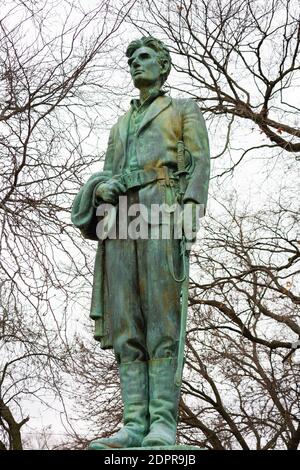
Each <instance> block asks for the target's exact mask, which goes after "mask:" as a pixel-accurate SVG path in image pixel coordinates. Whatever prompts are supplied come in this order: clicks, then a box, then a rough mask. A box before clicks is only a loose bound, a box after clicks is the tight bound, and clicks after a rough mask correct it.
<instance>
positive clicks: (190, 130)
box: [182, 100, 210, 214]
mask: <svg viewBox="0 0 300 470" xmlns="http://www.w3.org/2000/svg"><path fill="white" fill-rule="evenodd" d="M182 119H183V123H182V125H183V136H182V137H183V141H184V145H185V149H186V152H187V153H188V154H190V155H188V156H189V157H190V158H191V160H192V165H191V171H190V174H189V175H188V178H187V180H188V182H187V187H186V191H185V194H184V197H183V202H187V201H189V200H192V201H194V202H196V203H197V204H201V205H202V207H203V214H205V210H206V204H207V196H208V185H209V175H210V154H209V142H208V134H207V130H206V125H205V121H204V119H203V116H202V113H201V111H200V109H199V107H198V105H197V104H196V103H195V102H194V101H193V100H185V105H184V109H183V115H182Z"/></svg>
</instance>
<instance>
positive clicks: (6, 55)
mask: <svg viewBox="0 0 300 470" xmlns="http://www.w3.org/2000/svg"><path fill="white" fill-rule="evenodd" d="M133 4H134V1H127V2H119V3H118V4H116V3H115V2H111V1H107V0H105V1H100V2H99V1H95V2H89V5H88V6H87V5H83V4H82V3H80V2H73V1H71V2H70V1H65V0H62V1H61V0H52V1H48V2H45V1H42V0H37V1H29V2H23V1H19V0H17V1H16V0H15V1H6V2H4V3H3V6H2V7H1V15H2V16H1V19H0V63H1V71H0V133H1V138H0V176H1V179H0V188H1V198H0V214H1V222H2V224H1V236H0V269H1V277H0V289H1V306H0V308H1V317H0V321H1V333H0V339H1V345H0V348H1V367H0V371H1V372H0V432H1V437H0V440H1V447H3V448H4V447H5V448H9V449H21V448H22V437H21V428H22V426H23V425H24V424H25V423H26V422H27V420H28V416H27V415H26V416H25V415H24V410H23V409H22V403H23V401H22V400H23V399H24V398H26V397H27V398H32V399H33V398H34V397H36V398H38V399H40V400H43V393H44V392H45V390H46V389H47V390H50V389H51V390H52V392H51V393H53V394H54V395H55V394H56V396H58V397H61V398H63V392H64V390H63V385H62V384H63V379H62V373H61V370H62V369H63V367H62V363H64V362H65V361H66V360H67V359H68V360H69V361H70V360H71V358H72V354H71V352H72V339H73V337H74V329H76V324H74V321H73V320H72V318H71V319H70V320H68V315H69V313H70V310H73V315H75V316H76V314H77V313H78V312H79V310H80V308H81V304H77V305H76V307H74V304H73V302H74V299H75V298H76V297H77V296H78V290H79V289H80V292H81V298H83V297H84V295H85V291H87V290H88V289H89V288H90V286H89V281H86V277H87V276H88V274H91V273H92V265H93V262H92V261H91V260H92V257H93V254H90V253H89V250H88V244H87V243H86V244H85V246H84V242H83V240H82V239H81V237H79V236H78V235H77V234H75V231H74V230H73V229H72V228H71V223H70V206H71V202H72V199H73V196H74V194H75V193H76V191H77V190H78V188H79V187H80V186H81V184H82V180H83V178H84V177H85V174H86V173H87V172H89V173H90V171H92V170H91V168H92V166H93V164H98V165H99V162H100V160H101V153H99V139H101V133H103V130H105V127H106V126H107V120H108V118H107V115H108V112H109V105H108V101H109V95H108V87H107V81H108V80H109V78H110V73H111V72H110V69H109V67H108V62H109V60H111V59H110V56H111V52H112V51H113V48H114V47H115V45H116V44H117V43H118V30H119V28H120V26H121V25H122V23H123V21H124V18H125V16H126V14H127V13H128V11H129V10H130V8H131V7H132V5H133ZM95 96H96V97H97V99H95ZM101 101H102V102H103V103H102V108H101V109H100V110H99V103H100V102H101ZM105 103H107V105H106V106H105ZM97 134H98V137H97ZM99 136H100V137H99ZM100 144H101V142H100ZM97 147H98V149H97ZM100 147H101V145H100ZM96 149H97V150H96ZM76 312H77V313H76ZM67 327H68V329H69V333H68V334H67Z"/></svg>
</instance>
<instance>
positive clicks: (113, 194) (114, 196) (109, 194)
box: [96, 178, 126, 204]
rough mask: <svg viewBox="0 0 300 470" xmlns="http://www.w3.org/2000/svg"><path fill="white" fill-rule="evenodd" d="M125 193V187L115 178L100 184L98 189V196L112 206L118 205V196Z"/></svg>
mask: <svg viewBox="0 0 300 470" xmlns="http://www.w3.org/2000/svg"><path fill="white" fill-rule="evenodd" d="M125 192H126V188H125V186H124V185H123V184H122V183H120V181H118V180H116V179H113V178H111V179H110V180H108V181H106V182H105V183H100V184H98V186H97V188H96V196H97V197H98V198H101V199H102V201H104V202H108V203H110V204H116V203H117V202H118V196H119V195H120V194H122V193H125Z"/></svg>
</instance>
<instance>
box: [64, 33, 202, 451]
mask: <svg viewBox="0 0 300 470" xmlns="http://www.w3.org/2000/svg"><path fill="white" fill-rule="evenodd" d="M126 56H127V57H128V64H129V68H130V73H131V76H132V79H133V82H134V85H135V87H136V88H138V89H139V91H140V98H139V99H138V100H136V99H134V100H132V101H131V107H130V109H129V111H128V112H127V113H126V114H125V115H124V116H122V117H121V118H120V119H119V120H118V122H117V123H116V124H115V125H114V126H113V127H112V129H111V132H110V136H109V142H108V149H107V152H106V157H105V164H104V169H103V171H102V172H99V173H96V174H94V175H92V176H91V178H90V179H89V180H88V182H87V183H86V184H85V185H84V186H83V187H82V188H81V190H80V192H79V194H78V195H77V196H76V198H75V201H74V204H73V209H72V221H73V223H74V225H75V226H76V227H78V228H79V229H80V230H81V232H82V234H83V236H84V237H86V238H89V239H92V240H98V249H97V255H96V261H95V273H94V285H93V296H92V307H91V317H92V318H93V319H94V320H95V323H96V333H95V337H96V339H98V340H99V341H100V342H101V346H102V347H103V348H111V347H113V349H114V352H115V356H116V360H117V362H118V365H119V373H120V381H121V391H122V399H123V403H124V426H123V427H122V428H121V430H120V431H118V432H117V433H116V434H115V435H113V436H111V437H109V438H103V439H97V440H95V441H93V442H92V443H91V444H90V447H89V448H90V449H94V450H98V449H114V448H128V447H149V446H169V445H173V444H174V443H175V439H176V428H177V415H178V403H179V397H180V386H181V373H182V363H183V358H182V355H183V345H184V342H183V340H182V338H183V339H184V328H185V326H184V317H183V318H182V319H181V316H182V315H184V314H185V312H184V310H185V309H186V308H187V288H188V269H187V268H188V262H187V257H186V253H185V245H184V242H185V239H186V233H185V231H184V233H183V236H182V237H181V238H176V237H174V236H172V234H171V235H170V236H169V237H168V238H163V237H160V236H159V237H157V236H155V237H151V236H149V237H148V238H143V237H141V238H138V237H130V236H128V233H127V234H126V235H127V236H124V234H122V236H120V232H121V229H120V226H119V222H115V227H116V230H117V235H116V236H115V237H109V236H107V237H106V239H105V240H104V239H101V240H99V239H98V237H97V229H96V227H97V223H99V221H100V220H101V217H97V213H96V210H97V207H98V208H99V207H100V208H101V207H102V206H103V205H105V204H112V205H113V206H114V207H115V208H116V211H117V213H119V215H120V213H123V210H121V209H120V207H121V206H120V200H121V197H123V198H124V197H126V201H127V206H128V207H130V206H132V205H133V204H141V205H143V208H146V210H150V208H151V207H152V205H153V204H156V205H162V204H168V205H169V207H170V210H169V212H170V215H171V219H170V220H171V228H172V227H173V228H174V217H173V216H174V213H175V209H173V208H174V207H176V203H179V204H180V205H181V207H183V213H184V212H185V211H186V210H187V208H189V209H191V208H192V209H194V207H199V206H202V207H203V208H205V206H206V202H207V192H208V183H209V169H210V160H209V145H208V137H207V131H206V127H205V123H204V120H203V117H202V114H201V112H200V110H199V108H198V106H197V104H196V103H195V102H194V101H193V100H190V99H174V98H171V97H170V96H167V95H166V92H165V91H163V90H162V85H163V84H164V82H165V81H166V79H167V77H168V75H169V72H170V69H171V58H170V54H169V51H168V49H167V47H166V46H165V45H164V44H163V43H162V42H161V41H159V40H157V39H155V38H153V37H142V38H141V39H139V40H136V41H133V42H131V43H130V44H129V46H128V48H127V51H126ZM194 214H195V213H194ZM102 215H103V214H102ZM172 217H173V218H172ZM144 219H145V217H144ZM102 220H103V219H102ZM129 220H132V217H131V218H130V217H129ZM195 222H196V221H195V219H194V220H193V224H194V225H195ZM146 224H147V225H148V224H151V220H150V221H149V220H148V219H147V220H146ZM161 225H162V224H160V223H159V224H158V226H159V230H160V229H161ZM171 232H172V231H170V233H171ZM159 233H160V234H161V232H159ZM172 233H173V232H172ZM192 241H193V240H192ZM183 304H184V305H183ZM180 335H181V345H180V344H179V343H180ZM178 355H179V357H178Z"/></svg>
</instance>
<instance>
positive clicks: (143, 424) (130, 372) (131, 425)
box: [89, 362, 149, 450]
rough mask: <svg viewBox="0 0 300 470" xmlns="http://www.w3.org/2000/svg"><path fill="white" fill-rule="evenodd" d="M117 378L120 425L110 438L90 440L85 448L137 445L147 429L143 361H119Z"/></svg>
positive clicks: (145, 377) (95, 448)
mask: <svg viewBox="0 0 300 470" xmlns="http://www.w3.org/2000/svg"><path fill="white" fill-rule="evenodd" d="M120 381H121V392H122V399H123V404H124V413H123V421H124V426H123V427H122V428H121V429H120V431H118V432H117V433H116V434H115V435H113V436H111V437H107V438H103V439H96V440H95V441H92V442H91V443H90V445H89V450H101V449H120V448H123V447H140V446H141V444H142V441H143V439H144V437H145V436H146V434H147V433H148V431H149V412H148V405H149V398H148V364H147V362H128V363H124V364H120Z"/></svg>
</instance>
